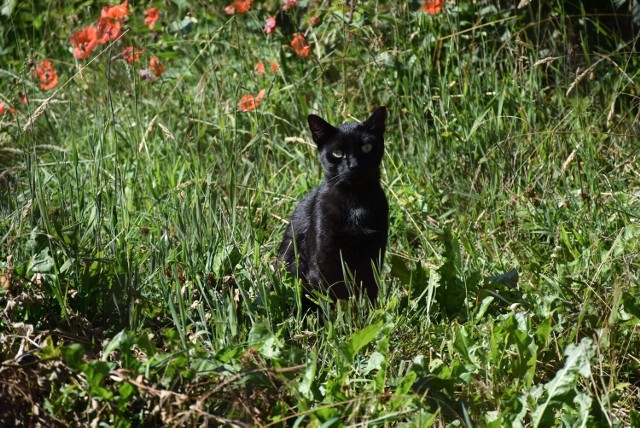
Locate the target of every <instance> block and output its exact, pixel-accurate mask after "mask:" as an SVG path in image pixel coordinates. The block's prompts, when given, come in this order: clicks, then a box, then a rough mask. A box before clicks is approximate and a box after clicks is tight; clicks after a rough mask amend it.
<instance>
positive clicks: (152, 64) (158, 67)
mask: <svg viewBox="0 0 640 428" xmlns="http://www.w3.org/2000/svg"><path fill="white" fill-rule="evenodd" d="M149 69H150V70H151V71H152V72H153V74H155V75H156V77H160V76H162V73H164V72H165V71H167V67H165V66H164V65H162V64H161V63H160V58H158V57H157V56H154V57H151V59H150V60H149Z"/></svg>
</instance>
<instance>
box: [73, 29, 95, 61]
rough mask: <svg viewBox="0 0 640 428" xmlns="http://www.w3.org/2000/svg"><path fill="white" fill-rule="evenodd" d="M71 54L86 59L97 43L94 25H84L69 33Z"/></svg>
mask: <svg viewBox="0 0 640 428" xmlns="http://www.w3.org/2000/svg"><path fill="white" fill-rule="evenodd" d="M71 44H72V45H73V54H74V55H75V56H76V58H78V59H87V58H89V55H90V54H91V51H92V50H93V49H94V48H95V47H96V46H97V45H98V31H97V30H96V29H95V27H84V28H83V29H81V30H80V31H76V32H75V33H73V34H72V35H71Z"/></svg>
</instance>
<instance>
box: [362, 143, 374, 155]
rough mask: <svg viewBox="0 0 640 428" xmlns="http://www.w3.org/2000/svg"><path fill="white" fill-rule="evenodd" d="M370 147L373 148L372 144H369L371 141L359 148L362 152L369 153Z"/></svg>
mask: <svg viewBox="0 0 640 428" xmlns="http://www.w3.org/2000/svg"><path fill="white" fill-rule="evenodd" d="M371 149H373V146H372V145H371V143H367V144H364V145H363V146H362V147H361V148H360V150H362V153H369V152H370V151H371Z"/></svg>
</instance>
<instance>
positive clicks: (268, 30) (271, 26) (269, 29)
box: [264, 18, 276, 34]
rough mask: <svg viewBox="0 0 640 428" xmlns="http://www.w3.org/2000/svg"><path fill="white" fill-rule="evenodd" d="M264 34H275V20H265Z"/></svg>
mask: <svg viewBox="0 0 640 428" xmlns="http://www.w3.org/2000/svg"><path fill="white" fill-rule="evenodd" d="M264 32H265V34H273V33H275V32H276V19H275V18H267V23H266V24H264Z"/></svg>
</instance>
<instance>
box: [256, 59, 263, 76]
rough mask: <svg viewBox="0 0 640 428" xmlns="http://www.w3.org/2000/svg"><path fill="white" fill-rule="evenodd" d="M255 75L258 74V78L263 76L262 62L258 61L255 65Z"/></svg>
mask: <svg viewBox="0 0 640 428" xmlns="http://www.w3.org/2000/svg"><path fill="white" fill-rule="evenodd" d="M256 73H258V76H262V75H263V74H264V62H262V61H258V62H257V63H256Z"/></svg>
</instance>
